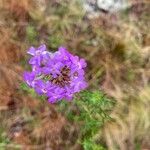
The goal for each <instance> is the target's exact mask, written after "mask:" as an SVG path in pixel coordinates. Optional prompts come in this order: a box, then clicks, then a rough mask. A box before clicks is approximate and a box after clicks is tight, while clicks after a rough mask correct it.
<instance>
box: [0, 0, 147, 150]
mask: <svg viewBox="0 0 150 150" xmlns="http://www.w3.org/2000/svg"><path fill="white" fill-rule="evenodd" d="M145 2H146V3H145V5H141V4H140V3H139V4H137V3H136V5H138V9H136V8H137V6H136V7H132V8H131V9H130V10H129V12H128V14H127V15H123V16H119V15H116V14H113V15H110V14H103V15H101V16H100V17H99V18H94V19H91V20H88V19H87V18H86V17H85V18H84V19H83V15H84V13H83V12H82V11H79V10H80V8H79V7H78V5H76V4H75V1H67V0H65V1H64V2H62V1H50V2H48V1H42V0H38V2H37V3H35V1H34V0H32V1H31V0H25V1H23V0H22V1H19V0H15V1H14V0H10V1H9V0H7V1H6V0H0V18H1V20H0V39H1V40H0V47H1V49H0V113H1V115H0V120H1V121H2V125H1V126H5V125H6V127H7V130H6V131H5V132H7V133H6V134H7V135H8V136H9V137H10V139H11V141H12V142H14V143H17V144H19V145H21V146H24V145H29V149H32V148H33V149H37V146H36V144H37V145H41V147H40V148H41V149H43V148H46V147H53V148H54V147H55V148H56V149H57V148H58V147H59V146H62V147H63V146H64V145H65V144H64V143H63V142H62V141H61V140H62V139H60V138H62V137H64V135H63V134H64V133H62V132H64V131H65V130H66V129H65V130H64V126H65V125H68V126H69V127H68V130H70V129H72V128H71V127H70V124H68V122H67V121H66V120H65V119H64V117H63V116H61V115H60V114H59V113H58V112H56V111H55V108H53V106H52V107H51V106H46V105H47V104H45V103H44V104H41V103H40V102H39V101H37V99H36V98H31V97H30V96H29V95H26V94H25V93H22V92H20V91H19V90H18V87H19V82H20V81H21V80H22V79H21V78H22V77H21V74H22V71H23V68H24V67H26V66H21V65H20V62H22V61H23V60H24V61H25V49H26V48H27V47H29V45H30V44H31V43H32V42H31V43H30V42H29V41H28V39H27V35H26V27H27V26H31V25H32V26H34V27H35V30H36V32H37V33H38V36H37V37H36V42H35V45H39V44H38V43H43V42H44V43H47V45H48V47H49V48H50V49H53V48H54V49H55V48H56V47H57V46H59V44H60V43H61V44H63V45H65V46H66V47H68V48H69V50H70V51H72V53H75V54H79V55H80V56H82V57H85V58H86V60H87V62H88V69H87V79H88V81H89V84H90V87H89V88H90V89H95V88H98V89H102V90H103V91H104V92H105V93H107V94H108V95H109V96H111V97H114V98H115V99H116V100H117V102H118V103H117V105H116V107H115V108H114V110H113V112H112V114H111V116H112V118H114V122H108V123H107V124H105V125H104V130H103V135H102V136H101V137H102V138H104V139H105V141H106V143H107V146H108V148H109V149H112V150H116V149H121V150H126V149H131V150H132V149H135V148H136V146H137V145H138V144H139V145H140V146H141V147H142V148H143V149H149V148H150V145H149V140H150V135H149V133H148V131H149V130H150V118H149V116H150V111H149V106H150V101H149V100H150V99H149V97H150V87H149V83H150V42H149V39H150V33H149V28H150V25H149V23H148V18H149V14H148V10H149V8H150V6H149V3H147V1H145ZM135 10H136V11H135ZM137 10H138V11H137ZM133 16H134V17H133ZM52 37H53V40H52V41H53V42H49V38H52ZM60 39H63V40H62V41H59V40H60ZM33 108H34V109H33ZM14 109H16V111H15V112H14ZM38 111H39V112H38ZM3 112H4V113H5V116H6V118H4V117H3ZM11 113H12V115H10V114H11ZM51 113H52V114H53V115H52V116H51ZM18 118H19V119H18ZM22 118H23V119H22ZM12 120H14V121H12ZM18 120H19V121H18ZM23 122H26V123H25V125H24V123H23ZM51 122H52V123H51ZM18 126H19V127H20V126H21V127H20V128H19V129H20V130H19V131H17V132H16V128H18ZM56 127H57V128H56ZM30 128H31V129H32V131H30V130H29V129H30ZM73 128H74V127H73ZM68 132H69V131H67V134H68ZM71 132H74V131H71ZM72 134H73V133H71V135H70V136H69V137H70V138H73V136H72ZM53 135H54V136H53ZM51 137H52V138H54V139H55V141H52V140H50V139H51ZM68 140H69V139H67V138H66V140H64V142H66V143H67V142H68ZM40 141H42V143H40ZM74 141H76V139H75V140H74ZM33 143H35V146H34V145H33V146H32V144H33ZM63 144H64V145H63ZM66 145H67V144H66ZM66 145H65V146H66ZM68 145H70V146H71V143H69V144H68ZM72 145H74V146H75V147H76V144H75V143H73V144H72ZM13 146H14V145H13V144H12V145H11V144H10V147H13ZM76 149H79V148H78V147H77V148H76Z"/></svg>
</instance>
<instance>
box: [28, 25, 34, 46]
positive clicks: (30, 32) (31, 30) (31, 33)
mask: <svg viewBox="0 0 150 150" xmlns="http://www.w3.org/2000/svg"><path fill="white" fill-rule="evenodd" d="M26 38H27V40H28V42H29V43H30V44H36V42H37V31H36V29H35V27H34V26H32V25H28V26H27V28H26Z"/></svg>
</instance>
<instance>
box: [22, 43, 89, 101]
mask: <svg viewBox="0 0 150 150" xmlns="http://www.w3.org/2000/svg"><path fill="white" fill-rule="evenodd" d="M28 54H30V55H32V57H31V58H30V60H29V64H30V65H31V67H32V71H31V72H25V73H24V80H25V82H26V83H27V84H28V86H30V87H31V88H34V90H35V91H36V92H37V93H38V94H40V95H45V96H47V97H48V101H49V102H50V103H55V102H57V101H59V100H61V99H66V100H71V99H72V98H73V95H74V94H75V93H77V92H79V91H81V90H83V89H85V88H86V87H87V83H86V81H85V77H84V70H83V69H84V68H85V67H86V62H85V60H84V59H79V57H78V56H74V55H72V54H71V53H69V52H68V51H67V50H66V48H64V47H59V49H58V51H57V52H55V53H50V52H49V51H47V50H46V46H45V45H44V44H43V45H41V46H40V47H38V48H35V47H31V48H30V49H29V50H28Z"/></svg>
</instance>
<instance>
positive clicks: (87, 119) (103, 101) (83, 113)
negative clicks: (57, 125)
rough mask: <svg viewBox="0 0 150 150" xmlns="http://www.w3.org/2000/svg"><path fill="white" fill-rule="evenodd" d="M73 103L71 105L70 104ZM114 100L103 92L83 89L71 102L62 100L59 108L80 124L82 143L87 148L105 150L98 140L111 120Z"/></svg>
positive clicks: (87, 149)
mask: <svg viewBox="0 0 150 150" xmlns="http://www.w3.org/2000/svg"><path fill="white" fill-rule="evenodd" d="M70 105H71V106H70ZM113 105H114V101H113V100H110V99H108V98H107V97H106V96H105V95H104V94H103V93H102V92H99V91H94V92H89V91H83V92H81V93H80V94H79V95H77V96H76V98H75V99H74V100H73V102H72V103H71V104H70V103H68V102H65V101H63V102H61V103H60V105H59V110H60V111H62V112H64V113H65V114H66V116H67V117H68V119H69V120H70V121H75V122H76V123H78V124H79V125H80V129H81V130H80V134H81V139H79V140H80V143H81V144H82V145H83V147H84V149H85V150H104V148H103V147H102V145H101V143H100V142H97V140H98V137H99V135H98V134H99V133H100V130H101V128H102V126H103V125H104V123H105V122H106V121H108V120H110V119H111V118H110V116H109V112H110V111H111V108H112V106H113Z"/></svg>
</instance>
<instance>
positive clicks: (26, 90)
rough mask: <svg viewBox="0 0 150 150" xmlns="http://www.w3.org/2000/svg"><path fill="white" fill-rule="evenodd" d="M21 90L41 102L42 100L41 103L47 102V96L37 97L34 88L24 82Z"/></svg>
mask: <svg viewBox="0 0 150 150" xmlns="http://www.w3.org/2000/svg"><path fill="white" fill-rule="evenodd" d="M20 89H21V90H22V91H23V92H25V93H27V94H30V95H31V96H32V97H36V98H38V99H39V100H41V101H45V99H46V97H45V96H43V95H40V96H39V95H37V94H36V92H35V91H34V89H33V88H30V87H29V86H28V85H27V84H26V83H24V82H22V83H21V84H20Z"/></svg>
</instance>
